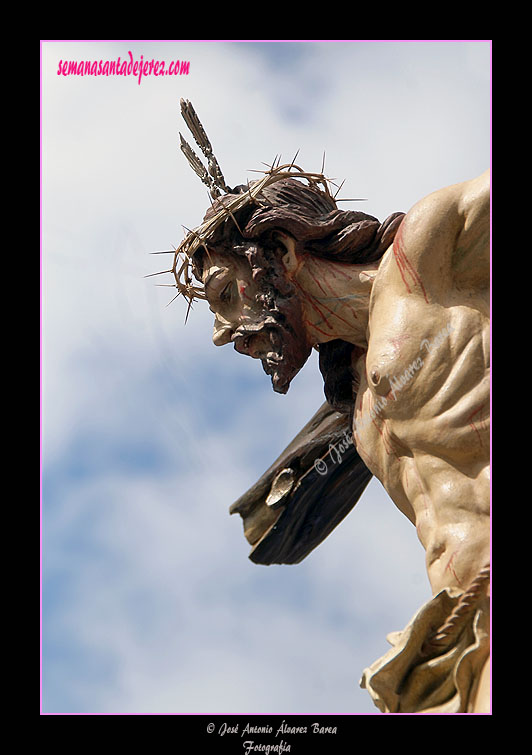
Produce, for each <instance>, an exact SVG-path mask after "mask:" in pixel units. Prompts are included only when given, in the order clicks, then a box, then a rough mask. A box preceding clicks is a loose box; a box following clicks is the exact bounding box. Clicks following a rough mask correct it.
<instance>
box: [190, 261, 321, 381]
mask: <svg viewBox="0 0 532 755" xmlns="http://www.w3.org/2000/svg"><path fill="white" fill-rule="evenodd" d="M203 285H204V287H205V293H206V296H207V300H208V302H209V305H210V307H209V308H210V310H211V312H213V313H214V332H213V342H214V344H215V345H216V346H223V345H224V344H227V343H233V344H234V347H235V349H236V351H238V352H240V353H241V354H246V355H247V356H250V357H252V358H253V359H260V360H261V362H262V367H263V369H264V371H265V372H266V374H267V375H270V376H271V379H272V386H273V389H274V391H276V392H278V393H286V392H287V390H288V388H289V386H290V382H291V380H292V378H293V377H294V376H295V375H296V373H297V372H299V370H300V369H301V367H302V366H303V365H304V363H305V362H306V360H307V359H308V356H309V354H310V351H311V345H310V344H309V343H308V339H307V335H306V332H305V329H304V327H303V324H302V319H301V306H300V303H299V301H298V299H297V297H296V296H291V297H289V298H288V299H287V298H283V297H279V296H276V295H275V294H276V292H275V291H274V290H272V287H271V286H267V285H266V286H265V285H264V281H263V282H262V283H257V282H256V281H254V280H253V276H252V270H251V266H250V263H249V261H248V259H247V258H246V257H244V256H237V255H231V256H227V255H220V254H217V253H216V252H215V251H211V250H209V255H208V257H206V259H205V263H204V269H203Z"/></svg>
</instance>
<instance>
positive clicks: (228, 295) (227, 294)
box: [220, 281, 235, 304]
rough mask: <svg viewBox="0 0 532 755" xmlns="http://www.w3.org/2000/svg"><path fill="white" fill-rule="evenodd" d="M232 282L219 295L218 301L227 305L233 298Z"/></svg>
mask: <svg viewBox="0 0 532 755" xmlns="http://www.w3.org/2000/svg"><path fill="white" fill-rule="evenodd" d="M234 283H235V282H234V281H230V282H229V283H228V284H227V286H225V288H224V289H223V291H222V293H221V294H220V301H222V302H223V303H224V304H227V303H228V302H230V301H231V299H232V298H233V293H234Z"/></svg>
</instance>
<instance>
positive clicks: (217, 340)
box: [212, 315, 233, 346]
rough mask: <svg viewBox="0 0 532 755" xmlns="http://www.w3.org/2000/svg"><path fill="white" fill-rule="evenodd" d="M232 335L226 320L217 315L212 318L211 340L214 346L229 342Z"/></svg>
mask: <svg viewBox="0 0 532 755" xmlns="http://www.w3.org/2000/svg"><path fill="white" fill-rule="evenodd" d="M232 335H233V328H232V327H231V325H230V324H229V323H228V322H227V321H223V320H221V319H220V318H219V317H218V315H216V316H215V318H214V328H213V333H212V341H213V343H214V345H215V346H224V345H225V344H226V343H231V336H232Z"/></svg>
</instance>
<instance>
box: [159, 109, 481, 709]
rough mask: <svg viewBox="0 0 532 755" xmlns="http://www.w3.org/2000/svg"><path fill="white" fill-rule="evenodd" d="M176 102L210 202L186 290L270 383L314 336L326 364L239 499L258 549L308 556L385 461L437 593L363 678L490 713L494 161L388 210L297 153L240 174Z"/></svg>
mask: <svg viewBox="0 0 532 755" xmlns="http://www.w3.org/2000/svg"><path fill="white" fill-rule="evenodd" d="M182 112H183V115H184V117H185V120H186V122H187V124H188V125H189V127H190V128H191V130H192V132H193V134H194V137H195V139H196V141H197V143H198V145H199V146H200V147H201V149H202V150H203V152H204V154H205V155H206V156H207V157H208V160H209V169H208V170H206V169H203V171H202V165H201V161H199V159H198V158H197V157H196V156H195V155H194V153H193V152H192V150H191V149H190V147H189V146H188V144H186V142H184V140H182V144H183V151H184V152H185V154H186V155H187V157H188V158H189V162H191V165H192V166H193V167H194V169H195V170H196V172H197V173H198V175H200V177H201V178H202V180H204V182H205V183H206V184H207V185H208V186H209V188H210V189H211V195H212V197H213V204H212V206H211V207H210V208H209V210H208V211H207V214H206V215H205V219H204V222H203V223H202V225H201V226H200V227H199V228H197V229H195V230H194V231H191V232H190V233H188V234H187V236H186V238H185V240H184V241H183V243H182V244H181V246H180V247H179V249H178V250H177V253H176V255H175V260H174V267H173V272H174V275H175V279H176V285H177V287H178V289H179V291H180V292H181V293H182V294H183V295H184V296H185V297H186V298H187V299H188V300H189V302H191V301H192V300H193V299H194V298H204V299H207V301H208V304H209V306H210V309H211V311H212V312H213V313H214V334H213V340H214V343H215V344H216V345H218V346H222V345H224V344H233V346H234V348H235V349H236V350H237V351H238V352H240V353H241V354H244V355H247V356H250V357H252V358H253V359H257V360H260V361H261V362H262V366H263V368H264V370H265V372H266V373H267V374H268V375H270V376H271V380H272V385H273V388H274V390H275V391H278V392H280V393H285V392H286V391H287V390H288V388H289V386H290V383H291V381H292V379H293V378H294V376H295V375H296V374H297V372H298V371H299V370H300V369H301V367H302V366H303V365H304V364H305V362H306V360H307V359H308V357H309V355H310V353H311V350H312V349H313V348H315V349H317V350H318V351H319V363H320V369H321V371H322V374H323V377H324V389H325V397H326V399H327V401H326V403H325V404H324V406H323V407H321V408H320V409H319V410H318V412H317V414H316V415H315V417H314V418H312V420H311V421H310V422H309V424H308V425H307V426H306V427H305V428H304V429H303V430H302V432H301V433H300V434H299V435H298V436H297V438H296V439H295V440H294V441H293V443H292V444H290V446H288V448H287V449H286V450H285V451H284V452H283V454H281V456H280V457H279V459H278V460H277V461H276V462H274V464H273V465H272V467H271V468H270V469H269V470H268V471H267V472H266V473H265V475H264V476H263V478H261V480H259V481H258V482H257V484H256V485H254V486H253V488H252V489H251V490H250V491H248V492H247V493H246V494H244V496H242V498H241V499H239V501H237V502H236V503H235V504H234V505H233V507H232V511H233V512H238V513H240V514H241V516H242V518H243V519H244V527H245V534H246V537H247V538H248V540H249V541H250V542H251V543H252V545H253V552H252V558H253V560H255V561H257V562H261V563H273V562H277V563H294V562H297V561H300V560H301V558H304V557H305V555H307V553H308V552H309V551H310V550H311V549H312V548H313V547H315V546H316V545H317V544H318V542H321V540H322V539H323V538H324V537H325V536H326V535H327V534H328V533H329V532H330V531H331V529H332V528H333V527H334V526H336V524H337V523H338V521H340V519H341V518H343V516H345V514H346V513H347V512H348V511H349V510H350V509H351V508H352V507H353V505H354V504H355V503H356V500H357V499H358V497H359V496H360V495H361V494H362V492H363V490H364V488H365V486H366V485H367V482H368V481H369V479H370V478H371V476H372V475H374V476H375V477H377V478H378V479H379V480H380V482H381V483H382V485H383V486H384V488H385V489H386V491H387V492H388V494H389V496H390V498H391V500H392V501H393V502H394V503H395V505H396V506H397V507H398V508H399V510H400V511H401V512H402V513H403V514H404V515H405V516H406V517H407V518H408V519H409V520H410V521H411V522H412V524H413V525H414V526H415V528H416V530H417V534H418V537H419V539H420V541H421V543H422V545H423V546H424V548H425V551H426V566H427V571H428V577H429V580H430V584H431V587H432V594H433V595H432V598H431V599H430V600H429V601H428V602H427V604H426V605H424V606H422V607H421V609H420V610H419V611H418V613H417V614H416V615H415V616H414V617H413V619H412V621H411V622H410V623H409V624H408V626H407V627H406V628H405V629H404V630H403V631H401V632H395V633H393V634H392V635H390V636H389V641H390V643H391V645H392V647H391V649H390V651H389V652H388V653H387V654H386V655H385V656H384V657H383V658H381V659H379V660H378V661H376V662H375V663H374V664H372V665H371V666H369V667H368V668H367V669H365V670H364V673H363V676H362V680H361V684H362V686H363V687H365V688H367V690H368V691H369V693H370V694H371V696H372V698H373V700H374V702H375V704H376V705H377V707H378V708H379V709H380V710H381V711H383V712H399V713H401V712H404V713H412V712H414V713H417V712H423V713H441V712H444V713H445V712H447V713H455V712H469V713H478V712H481V713H486V712H489V711H490V670H489V669H490V665H489V664H490V661H489V630H490V622H489V615H490V599H489V583H490V566H489V564H490V513H489V503H490V500H489V499H490V483H489V460H490V458H489V241H490V189H489V174H488V172H486V173H484V174H482V175H481V176H479V177H478V178H474V179H473V180H470V181H466V182H465V183H461V184H457V185H454V186H449V187H447V188H443V189H441V190H439V191H436V192H434V193H433V194H430V195H429V196H427V197H425V198H423V199H421V200H420V201H419V202H418V203H417V204H415V205H414V207H412V208H411V209H410V210H409V211H408V212H407V213H406V214H404V213H394V214H393V215H391V216H390V217H389V218H387V219H386V220H385V221H384V222H383V223H380V222H379V221H378V220H377V219H376V218H374V217H372V216H370V215H366V214H364V213H361V212H352V211H341V210H339V209H338V207H337V204H336V202H335V200H334V198H333V196H332V194H331V192H330V191H329V186H328V183H327V181H326V179H325V178H324V176H322V175H321V174H310V173H305V172H304V171H303V170H301V169H300V168H299V167H297V166H296V165H294V164H291V165H287V166H276V167H272V169H271V170H269V171H266V173H265V175H264V177H263V178H262V179H260V180H259V181H256V182H254V183H252V184H248V185H245V186H244V185H243V186H238V187H236V188H234V189H230V188H229V187H227V186H226V185H225V182H224V179H223V177H222V175H221V171H220V169H219V166H218V164H217V162H216V160H215V158H214V156H213V155H212V149H211V148H210V143H209V142H208V139H207V137H206V135H205V132H204V131H203V129H202V128H201V124H199V121H197V117H196V115H195V113H194V111H193V108H192V106H191V105H190V103H187V102H184V101H183V102H182ZM193 276H194V278H195V281H194V278H193ZM341 439H343V440H342V443H343V445H342V447H341V448H342V453H345V461H344V463H342V465H337V466H336V469H334V470H332V467H334V463H333V462H334V459H333V458H332V457H331V454H332V453H333V451H334V449H336V453H338V447H339V446H338V442H339V441H340V440H341ZM329 470H332V471H330V472H329Z"/></svg>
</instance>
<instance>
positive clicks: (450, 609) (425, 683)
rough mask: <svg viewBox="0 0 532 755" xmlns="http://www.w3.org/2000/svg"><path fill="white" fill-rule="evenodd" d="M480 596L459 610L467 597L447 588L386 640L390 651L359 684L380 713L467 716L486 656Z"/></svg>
mask: <svg viewBox="0 0 532 755" xmlns="http://www.w3.org/2000/svg"><path fill="white" fill-rule="evenodd" d="M488 580H489V571H488ZM484 593H485V587H484V586H483V589H482V591H481V592H480V594H479V591H477V593H476V594H475V599H474V601H473V600H472V601H470V602H469V604H467V605H466V606H465V610H464V597H467V595H466V594H464V593H460V592H459V591H455V590H452V589H449V588H446V589H444V590H442V591H441V592H440V593H438V594H437V595H435V596H434V597H433V598H431V600H429V601H428V602H427V603H425V605H424V606H422V608H421V609H420V610H419V611H418V612H417V613H416V615H415V616H414V617H413V619H412V620H411V621H410V623H409V624H408V626H407V627H406V629H404V630H403V631H401V632H393V633H392V634H389V635H388V636H387V638H386V639H387V640H388V642H390V644H391V645H392V648H391V649H390V650H389V651H388V652H387V653H386V654H385V655H384V656H383V657H382V658H380V659H379V660H377V661H375V663H373V664H372V665H371V666H370V667H369V668H367V669H365V670H364V673H363V674H362V679H361V680H360V686H361V687H363V688H366V689H367V690H368V692H369V694H370V695H371V697H372V698H373V702H374V703H375V705H376V706H377V707H378V708H379V710H381V711H382V712H383V713H467V712H470V710H471V706H472V695H473V694H474V693H475V691H476V684H477V683H478V679H479V676H480V673H481V671H482V668H483V667H484V664H485V662H486V660H487V658H488V657H489V652H490V650H489V644H490V642H489V610H490V609H489V598H487V597H486V596H485V594H484ZM465 602H466V603H467V601H465ZM442 630H443V631H442Z"/></svg>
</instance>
